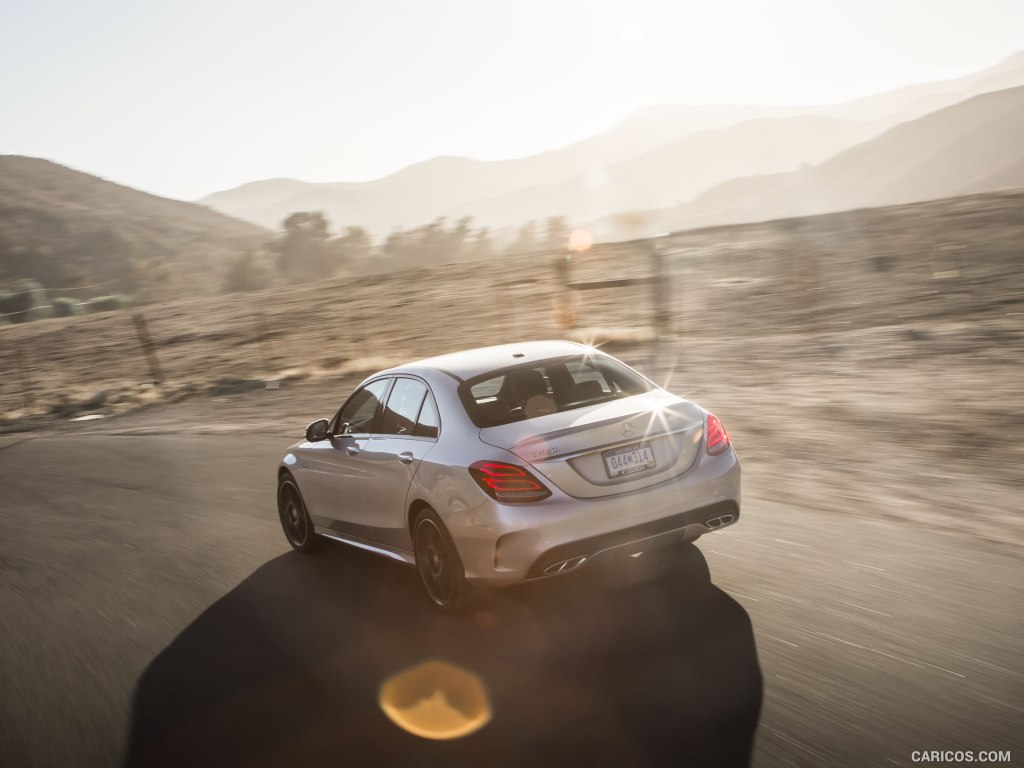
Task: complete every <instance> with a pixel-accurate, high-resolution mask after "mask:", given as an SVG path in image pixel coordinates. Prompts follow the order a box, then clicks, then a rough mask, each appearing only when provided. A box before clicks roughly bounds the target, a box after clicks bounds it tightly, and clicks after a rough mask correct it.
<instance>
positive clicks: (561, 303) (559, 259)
mask: <svg viewBox="0 0 1024 768" xmlns="http://www.w3.org/2000/svg"><path fill="white" fill-rule="evenodd" d="M571 265H572V254H571V253H565V254H561V253H560V254H557V255H556V256H555V263H554V266H555V307H554V315H555V324H556V325H557V326H558V327H559V328H562V329H566V330H567V329H569V328H572V326H573V322H574V321H575V319H576V318H575V312H574V311H573V301H572V289H571V288H570V287H569V280H570V278H569V268H570V266H571Z"/></svg>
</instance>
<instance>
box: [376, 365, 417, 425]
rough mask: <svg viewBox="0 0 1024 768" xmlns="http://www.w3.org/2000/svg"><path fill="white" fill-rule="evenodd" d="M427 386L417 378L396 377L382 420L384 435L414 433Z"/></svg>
mask: <svg viewBox="0 0 1024 768" xmlns="http://www.w3.org/2000/svg"><path fill="white" fill-rule="evenodd" d="M426 394H427V387H426V385H425V384H424V383H423V382H422V381H417V380H416V379H396V380H395V386H394V387H392V388H391V394H390V395H389V396H388V403H387V405H386V406H385V407H384V418H383V419H382V420H381V425H380V434H382V435H412V434H413V432H414V431H415V429H416V415H417V414H418V413H419V412H420V406H421V405H422V404H423V397H424V396H425V395H426Z"/></svg>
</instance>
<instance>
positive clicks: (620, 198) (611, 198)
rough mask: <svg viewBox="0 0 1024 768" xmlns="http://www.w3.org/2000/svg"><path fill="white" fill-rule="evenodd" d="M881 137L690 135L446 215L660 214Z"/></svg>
mask: <svg viewBox="0 0 1024 768" xmlns="http://www.w3.org/2000/svg"><path fill="white" fill-rule="evenodd" d="M882 130H883V129H882V127H880V126H879V123H878V122H877V121H876V122H855V121H849V120H836V119H832V118H826V117H815V116H811V115H804V116H797V117H787V118H764V119H758V120H749V121H747V122H743V123H740V124H738V125H733V126H728V127H726V128H720V129H718V130H708V131H699V132H697V133H692V134H689V135H687V136H684V137H683V138H681V139H678V140H676V141H673V142H670V143H669V144H666V145H664V146H661V147H658V148H657V149H654V150H652V151H650V152H647V153H646V154H644V155H641V156H640V157H635V158H631V159H629V160H625V161H623V162H621V163H617V164H615V165H612V166H609V167H607V168H601V169H598V170H596V171H590V172H588V173H587V174H583V175H579V176H575V177H573V178H571V179H567V180H565V181H562V182H559V183H557V184H548V185H543V186H534V187H526V188H523V189H519V190H516V191H515V192H512V193H509V194H506V195H503V196H501V197H497V198H491V199H489V200H484V201H480V202H475V203H471V204H469V205H466V206H458V207H456V208H454V209H452V210H451V212H450V213H451V215H452V216H454V217H461V216H471V217H473V219H474V220H475V221H476V222H477V223H479V224H483V225H486V226H490V227H504V226H510V225H514V224H516V223H518V222H522V221H526V220H529V219H542V218H544V217H545V216H549V215H551V214H552V213H553V212H557V213H560V214H563V215H565V216H568V217H569V218H570V219H572V220H574V221H578V222H584V221H589V220H592V219H594V218H598V217H600V216H604V215H607V214H610V213H613V212H615V211H629V210H643V209H646V208H657V207H667V206H671V205H677V204H679V203H682V202H684V201H686V200H689V199H690V198H692V197H693V196H694V195H696V194H698V193H699V192H701V191H703V190H704V189H707V188H708V187H710V186H712V185H714V184H716V183H718V182H720V181H721V180H723V179H728V178H732V177H735V176H746V175H751V174H762V173H775V172H779V171H788V170H795V169H796V168H799V167H800V166H801V165H805V164H809V163H816V162H820V161H822V160H824V159H826V158H828V157H831V156H832V155H834V154H835V153H837V152H839V151H840V150H842V149H845V148H846V147H849V146H851V145H853V144H857V143H859V142H860V141H863V140H864V139H866V138H870V137H873V136H875V135H877V134H878V133H881V131H882Z"/></svg>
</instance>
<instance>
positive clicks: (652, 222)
mask: <svg viewBox="0 0 1024 768" xmlns="http://www.w3.org/2000/svg"><path fill="white" fill-rule="evenodd" d="M1022 136H1024V86H1018V87H1016V88H1008V89H1005V90H1002V91H995V92H992V93H986V94H983V95H981V96H975V97H973V98H970V99H968V100H966V101H964V102H962V103H960V104H956V105H954V106H951V107H946V108H945V109H941V110H938V111H936V112H933V113H931V114H929V115H926V116H924V117H922V118H919V119H917V120H913V121H911V122H908V123H904V124H902V125H899V126H897V127H896V128H893V129H891V130H889V131H887V132H886V133H884V134H883V135H881V136H879V137H878V138H875V139H873V140H871V141H867V142H864V143H862V144H860V145H858V146H856V147H853V148H851V149H848V150H846V151H844V152H841V153H840V154H838V155H836V156H835V157H833V158H831V159H829V160H827V161H825V162H823V163H821V164H819V165H815V166H812V167H810V168H806V169H803V170H799V171H793V172H789V173H781V174H770V175H762V176H750V177H744V178H737V179H732V180H730V181H727V182H724V183H722V184H719V185H717V186H715V187H713V188H712V189H709V190H708V191H706V192H704V193H703V194H701V195H700V196H698V197H697V198H695V199H694V200H692V201H690V202H688V203H686V204H684V205H681V206H676V207H673V208H669V209H664V210H660V211H648V212H644V213H629V214H623V215H616V216H611V217H607V218H605V219H602V220H601V221H599V222H597V223H595V224H594V228H595V231H596V233H597V234H598V236H599V237H602V236H603V237H607V238H625V237H636V236H639V235H641V234H648V233H652V232H660V231H669V230H681V229H690V228H693V227H702V226H708V225H718V224H732V223H738V222H743V221H756V220H767V219H777V218H788V217H793V216H807V215H811V214H817V213H825V212H829V211H840V210H847V209H852V208H866V207H877V206H884V205H894V204H899V203H909V202H915V201H921V200H930V199H937V198H943V197H952V196H956V195H961V194H967V193H975V192H990V191H997V190H1000V189H1008V188H1013V187H1015V186H1019V185H1020V184H1021V183H1024V142H1022V141H1021V137H1022Z"/></svg>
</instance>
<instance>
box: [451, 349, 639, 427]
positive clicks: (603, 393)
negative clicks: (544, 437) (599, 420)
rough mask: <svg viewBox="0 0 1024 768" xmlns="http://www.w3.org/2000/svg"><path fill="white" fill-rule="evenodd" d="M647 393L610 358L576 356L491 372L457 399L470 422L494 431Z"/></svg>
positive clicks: (470, 384)
mask: <svg viewBox="0 0 1024 768" xmlns="http://www.w3.org/2000/svg"><path fill="white" fill-rule="evenodd" d="M652 389H654V386H653V385H652V384H651V383H650V382H648V381H647V380H646V379H644V378H643V377H642V376H640V375H639V374H637V373H636V372H634V371H632V370H630V369H629V368H627V367H626V366H624V365H623V364H622V363H619V362H618V361H616V360H613V359H612V358H609V357H604V356H600V355H592V356H588V355H580V356H575V357H561V358H555V359H553V360H546V361H544V362H542V363H532V364H529V365H521V366H515V367H510V368H504V369H501V370H498V371H493V372H491V373H488V374H485V375H483V376H478V377H477V378H475V379H471V380H470V381H467V382H464V383H463V384H462V385H461V386H460V387H459V395H460V397H461V399H462V403H463V405H464V406H465V408H466V412H467V413H468V414H469V417H470V419H472V421H473V423H474V424H476V425H477V426H478V427H494V426H498V425H501V424H509V423H511V422H513V421H523V420H524V419H532V418H538V417H540V416H545V415H547V414H550V413H558V412H561V411H570V410H573V409H576V408H584V407H586V406H588V405H594V404H596V403H602V402H607V401H609V400H615V399H617V398H620V397H629V396H631V395H639V394H642V393H644V392H650V391H651V390H652Z"/></svg>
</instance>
